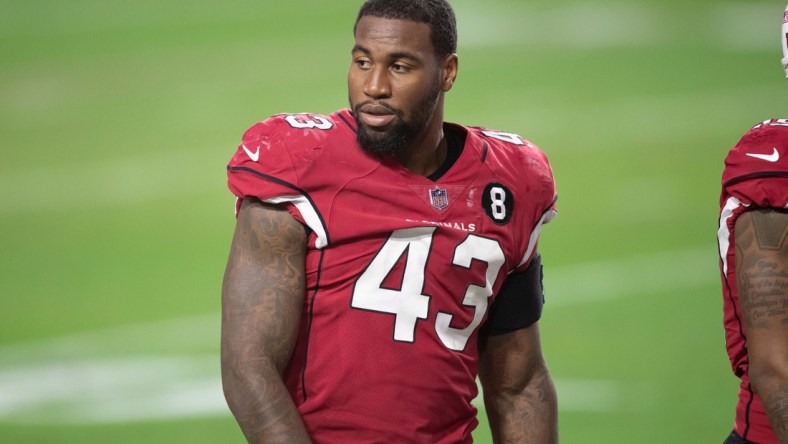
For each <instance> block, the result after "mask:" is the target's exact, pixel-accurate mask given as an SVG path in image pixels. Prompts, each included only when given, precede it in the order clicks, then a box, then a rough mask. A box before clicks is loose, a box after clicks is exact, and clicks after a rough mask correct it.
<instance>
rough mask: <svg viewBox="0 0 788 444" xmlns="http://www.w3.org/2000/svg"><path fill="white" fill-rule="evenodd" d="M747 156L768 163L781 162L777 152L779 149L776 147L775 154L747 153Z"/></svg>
mask: <svg viewBox="0 0 788 444" xmlns="http://www.w3.org/2000/svg"><path fill="white" fill-rule="evenodd" d="M747 155H748V156H750V157H754V158H756V159H761V160H765V161H767V162H777V161H778V160H780V153H778V152H777V148H776V147H775V148H774V152H772V153H771V154H752V153H747Z"/></svg>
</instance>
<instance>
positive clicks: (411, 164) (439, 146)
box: [397, 116, 448, 177]
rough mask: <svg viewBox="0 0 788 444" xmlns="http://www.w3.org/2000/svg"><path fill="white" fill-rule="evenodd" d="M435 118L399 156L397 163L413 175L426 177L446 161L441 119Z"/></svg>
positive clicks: (445, 144) (445, 145)
mask: <svg viewBox="0 0 788 444" xmlns="http://www.w3.org/2000/svg"><path fill="white" fill-rule="evenodd" d="M439 117H440V118H436V119H434V120H433V122H432V123H431V124H430V125H429V126H428V127H427V128H426V129H425V131H424V135H423V136H422V137H419V138H417V142H416V143H415V144H414V145H413V146H412V147H411V149H409V150H407V151H405V152H403V153H401V154H399V155H398V156H397V161H398V162H399V163H400V164H402V166H404V167H405V168H407V169H409V170H410V171H411V172H413V173H414V174H419V175H421V176H424V177H427V176H429V175H430V174H432V173H434V172H435V171H437V170H438V169H439V168H440V167H441V165H443V161H444V160H446V153H447V151H448V150H447V143H446V137H445V136H444V134H443V118H442V116H439Z"/></svg>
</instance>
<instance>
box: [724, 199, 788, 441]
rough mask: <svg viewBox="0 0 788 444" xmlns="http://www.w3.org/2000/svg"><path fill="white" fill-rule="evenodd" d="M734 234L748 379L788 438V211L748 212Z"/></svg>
mask: <svg viewBox="0 0 788 444" xmlns="http://www.w3.org/2000/svg"><path fill="white" fill-rule="evenodd" d="M735 233H736V236H735V245H736V280H737V288H738V290H739V300H740V303H741V310H742V318H743V321H744V328H745V333H746V335H747V352H748V356H749V361H750V364H749V370H748V374H749V376H750V382H751V384H752V387H753V389H754V390H755V392H756V393H757V394H758V396H759V397H760V399H761V402H762V403H763V406H764V409H765V410H766V413H767V416H768V418H769V422H770V423H771V424H772V428H773V429H774V431H775V433H776V434H777V436H778V437H779V440H780V442H788V210H780V209H758V210H752V211H747V212H745V213H744V214H742V215H741V216H739V218H738V219H737V220H736V227H735Z"/></svg>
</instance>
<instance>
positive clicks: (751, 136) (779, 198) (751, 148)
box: [722, 119, 788, 209]
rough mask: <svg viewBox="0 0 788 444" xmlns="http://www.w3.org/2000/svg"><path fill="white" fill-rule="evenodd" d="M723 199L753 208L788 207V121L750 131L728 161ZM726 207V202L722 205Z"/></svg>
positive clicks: (737, 145)
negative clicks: (733, 200) (734, 200)
mask: <svg viewBox="0 0 788 444" xmlns="http://www.w3.org/2000/svg"><path fill="white" fill-rule="evenodd" d="M722 187H723V193H722V196H723V199H730V198H731V197H732V198H734V199H736V200H737V201H738V202H739V203H740V204H741V205H743V206H745V207H747V208H748V209H752V208H788V119H772V120H767V121H765V122H762V123H760V124H758V125H756V126H754V127H753V128H752V129H750V130H749V131H748V132H747V133H746V134H745V135H744V136H743V137H742V139H741V140H740V141H739V142H738V143H737V144H736V146H735V147H734V148H733V149H731V150H730V152H729V153H728V156H727V157H726V159H725V170H724V171H723V177H722ZM722 203H723V204H724V202H722Z"/></svg>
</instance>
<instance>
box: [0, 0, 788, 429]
mask: <svg viewBox="0 0 788 444" xmlns="http://www.w3.org/2000/svg"><path fill="white" fill-rule="evenodd" d="M452 3H453V5H454V6H455V8H456V12H457V17H458V23H459V55H460V75H459V78H458V81H457V83H456V85H455V88H454V89H453V90H452V91H451V93H450V94H449V96H448V100H447V120H450V121H456V122H460V123H464V124H469V125H480V126H486V127H489V128H494V129H500V130H505V131H510V132H515V133H519V134H521V135H523V136H524V137H526V138H528V139H529V140H531V141H532V142H534V143H535V144H537V145H539V146H540V147H541V148H542V149H543V150H544V151H545V152H546V153H547V155H548V156H549V157H550V160H551V162H552V165H553V169H554V172H555V176H556V179H557V182H558V191H559V195H560V198H559V208H560V214H559V217H558V218H557V219H555V220H554V221H553V222H552V223H551V224H550V225H548V226H547V227H545V229H544V231H543V234H542V238H541V239H542V240H541V247H540V249H541V250H542V254H543V258H544V259H543V260H544V263H545V287H546V298H547V305H546V306H545V313H544V316H543V318H542V322H541V328H542V338H543V343H544V350H545V354H546V357H547V360H548V363H549V365H550V368H551V371H552V373H553V376H554V378H555V380H556V384H557V387H558V393H559V410H560V417H559V421H560V430H561V438H562V442H566V443H610V442H617V443H618V442H621V443H634V442H637V443H661V442H664V441H665V440H666V439H667V440H669V441H671V442H681V443H708V442H711V443H713V442H721V441H722V439H723V438H724V437H725V436H726V435H727V433H728V432H729V431H730V428H731V425H732V421H733V412H734V403H735V396H736V386H737V382H736V379H735V378H734V377H733V375H732V374H731V372H730V370H729V367H728V362H727V358H726V356H725V347H724V339H723V338H724V337H723V331H722V322H721V319H722V314H721V305H722V304H721V296H720V283H719V277H718V273H719V272H718V269H717V253H716V225H717V212H718V208H719V207H718V199H719V180H720V174H721V172H722V166H723V163H722V162H723V159H724V156H725V154H726V152H727V150H728V149H729V148H730V147H731V146H733V145H734V144H735V143H736V142H737V141H738V139H739V138H740V137H741V135H742V134H744V132H745V131H746V130H747V129H749V128H750V127H751V126H752V125H754V124H755V123H757V122H758V121H761V120H764V119H767V118H770V117H788V116H786V114H788V110H787V109H786V103H788V102H786V94H788V83H786V82H787V81H786V80H785V79H784V78H783V72H782V70H781V68H780V64H779V60H780V58H781V52H780V45H779V24H780V20H781V17H782V12H783V10H784V8H785V1H775V0H768V1H765V0H760V1H756V0H739V1H719V0H715V1H711V0H695V1H693V2H686V1H678V0H666V1H662V2H654V1H644V0H593V1H590V2H589V1H573V0H566V1H563V0H561V1H555V0H552V1H547V0H534V1H527V2H524V1H515V0H490V1H486V2H478V1H472V0H454V1H453V2H452ZM359 5H360V2H359V1H353V2H347V1H339V2H338V1H332V2H329V1H308V2H275V1H269V0H256V1H251V0H239V1H227V2H211V1H202V0H185V1H182V2H161V1H152V0H138V1H134V2H126V1H113V0H110V1H106V0H102V1H99V0H75V1H71V2H59V1H53V0H30V1H25V2H22V1H11V0H0V298H1V299H0V301H1V302H0V442H3V443H55V442H58V443H62V442H74V443H94V442H95V443H99V442H101V443H104V442H113V443H140V442H149V443H152V442H161V443H181V442H189V443H215V442H226V443H231V442H238V443H240V442H243V437H242V435H241V433H240V430H239V429H238V427H237V426H236V424H235V422H234V420H233V418H232V417H231V416H230V414H229V411H228V410H227V408H226V405H225V403H224V400H223V397H222V393H221V384H220V381H219V357H218V344H219V308H220V305H219V295H220V284H221V278H222V274H223V271H224V264H225V261H226V258H227V253H228V246H229V241H230V237H231V234H232V230H233V226H234V216H233V203H234V199H233V197H232V196H231V194H230V193H229V191H227V189H226V175H225V166H226V163H227V160H228V159H229V157H230V156H231V155H232V153H233V152H234V150H235V148H236V145H237V143H238V142H239V141H240V137H241V134H242V133H243V131H244V130H245V129H246V128H247V127H249V126H250V125H252V124H253V123H254V122H256V121H258V120H262V119H264V118H266V117H268V116H269V115H272V114H276V113H280V112H304V111H308V112H318V113H330V112H332V111H335V110H336V109H339V108H342V107H345V106H347V93H346V82H345V75H346V70H347V67H348V66H349V63H350V48H351V45H352V41H353V40H352V26H353V22H354V19H355V14H356V11H357V10H358V7H359ZM480 416H481V417H483V416H484V415H483V414H481V415H480ZM666 436H667V437H669V438H665V437H666ZM475 437H476V439H477V442H480V443H486V442H489V433H488V432H487V431H486V424H484V423H483V424H482V425H481V426H480V427H479V429H478V430H477V432H476V434H475Z"/></svg>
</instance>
